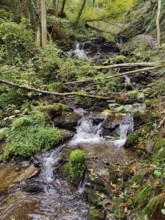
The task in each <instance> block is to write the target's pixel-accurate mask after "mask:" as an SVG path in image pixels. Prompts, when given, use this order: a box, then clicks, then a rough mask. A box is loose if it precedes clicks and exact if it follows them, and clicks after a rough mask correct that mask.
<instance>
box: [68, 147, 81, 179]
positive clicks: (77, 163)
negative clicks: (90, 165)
mask: <svg viewBox="0 0 165 220" xmlns="http://www.w3.org/2000/svg"><path fill="white" fill-rule="evenodd" d="M84 171H85V154H84V152H83V151H82V150H79V149H76V150H73V151H72V152H71V154H70V156H69V175H70V179H71V181H73V182H76V183H78V182H79V181H80V179H81V178H82V176H83V173H84Z"/></svg>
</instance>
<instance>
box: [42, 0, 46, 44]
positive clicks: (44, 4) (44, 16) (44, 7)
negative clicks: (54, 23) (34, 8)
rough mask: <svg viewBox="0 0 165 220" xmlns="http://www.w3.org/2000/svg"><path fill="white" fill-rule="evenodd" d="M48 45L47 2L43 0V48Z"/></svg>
mask: <svg viewBox="0 0 165 220" xmlns="http://www.w3.org/2000/svg"><path fill="white" fill-rule="evenodd" d="M46 44H47V22H46V2H45V0H41V46H42V47H44V46H45V45H46Z"/></svg>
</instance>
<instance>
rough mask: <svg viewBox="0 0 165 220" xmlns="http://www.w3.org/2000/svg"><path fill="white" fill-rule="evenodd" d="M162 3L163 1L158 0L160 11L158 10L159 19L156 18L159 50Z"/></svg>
mask: <svg viewBox="0 0 165 220" xmlns="http://www.w3.org/2000/svg"><path fill="white" fill-rule="evenodd" d="M161 3H162V2H161V0H158V10H157V18H156V28H157V43H158V48H160V13H161Z"/></svg>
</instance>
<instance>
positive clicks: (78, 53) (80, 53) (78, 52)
mask: <svg viewBox="0 0 165 220" xmlns="http://www.w3.org/2000/svg"><path fill="white" fill-rule="evenodd" d="M69 56H70V57H71V58H72V57H76V58H78V59H80V60H84V61H85V60H88V57H87V55H86V53H85V51H84V50H83V46H82V45H81V44H80V43H76V49H75V50H71V51H70V52H69Z"/></svg>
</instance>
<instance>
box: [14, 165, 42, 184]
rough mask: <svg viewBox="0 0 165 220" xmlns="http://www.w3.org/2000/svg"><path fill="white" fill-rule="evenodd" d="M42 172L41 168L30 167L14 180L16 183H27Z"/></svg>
mask: <svg viewBox="0 0 165 220" xmlns="http://www.w3.org/2000/svg"><path fill="white" fill-rule="evenodd" d="M40 171H41V170H40V168H38V167H35V166H30V167H28V168H27V169H25V170H24V172H23V173H22V174H21V175H20V176H18V177H17V178H16V179H15V180H14V182H15V183H20V182H23V181H26V180H28V179H30V178H32V177H35V176H37V175H38V174H39V173H40Z"/></svg>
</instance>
